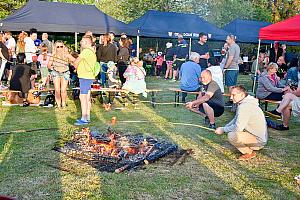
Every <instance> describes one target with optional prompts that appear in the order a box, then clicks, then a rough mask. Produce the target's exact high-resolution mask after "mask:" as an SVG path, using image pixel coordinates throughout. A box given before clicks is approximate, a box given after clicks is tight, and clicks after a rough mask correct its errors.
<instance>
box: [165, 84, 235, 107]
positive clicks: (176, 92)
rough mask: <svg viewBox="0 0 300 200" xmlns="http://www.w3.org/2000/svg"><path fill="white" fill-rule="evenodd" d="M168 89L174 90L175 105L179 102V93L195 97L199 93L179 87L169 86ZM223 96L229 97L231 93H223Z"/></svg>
mask: <svg viewBox="0 0 300 200" xmlns="http://www.w3.org/2000/svg"><path fill="white" fill-rule="evenodd" d="M169 90H170V91H173V92H175V100H174V106H175V107H177V106H179V104H180V103H179V97H180V93H182V92H185V93H187V94H194V95H196V99H197V96H198V95H199V92H188V91H184V90H181V89H180V88H169ZM223 96H226V97H230V96H231V95H230V94H228V93H223Z"/></svg>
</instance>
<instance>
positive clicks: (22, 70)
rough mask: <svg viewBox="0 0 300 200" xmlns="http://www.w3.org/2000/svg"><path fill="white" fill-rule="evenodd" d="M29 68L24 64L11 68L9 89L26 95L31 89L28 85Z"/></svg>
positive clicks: (29, 84)
mask: <svg viewBox="0 0 300 200" xmlns="http://www.w3.org/2000/svg"><path fill="white" fill-rule="evenodd" d="M30 77H31V67H30V66H28V65H25V64H18V65H15V66H13V68H12V77H11V80H10V89H11V90H19V91H21V92H22V93H28V91H29V90H30V88H31V83H30Z"/></svg>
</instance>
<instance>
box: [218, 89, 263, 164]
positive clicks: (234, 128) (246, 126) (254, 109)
mask: <svg viewBox="0 0 300 200" xmlns="http://www.w3.org/2000/svg"><path fill="white" fill-rule="evenodd" d="M231 99H232V100H233V102H234V103H236V104H237V105H238V107H237V112H236V114H235V117H234V118H233V120H231V121H230V122H229V123H228V124H226V125H225V127H218V128H217V129H216V131H215V133H216V134H222V133H224V132H226V133H228V140H229V142H230V143H231V144H232V145H233V146H235V147H236V148H237V149H238V150H239V151H240V152H241V153H242V154H243V155H241V156H240V157H239V160H249V159H251V158H254V157H255V156H256V153H255V152H254V150H259V149H261V148H263V147H264V145H265V144H266V143H267V139H268V133H267V125H266V119H265V116H264V113H263V111H262V110H261V108H260V107H259V104H258V99H256V98H254V97H252V96H250V95H248V93H247V90H246V89H245V88H244V87H243V86H235V87H234V88H233V90H232V91H231Z"/></svg>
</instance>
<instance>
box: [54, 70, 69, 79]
mask: <svg viewBox="0 0 300 200" xmlns="http://www.w3.org/2000/svg"><path fill="white" fill-rule="evenodd" d="M51 75H52V78H53V80H54V79H56V78H64V79H65V80H66V81H68V80H70V71H66V72H61V73H60V72H58V71H55V70H52V72H51Z"/></svg>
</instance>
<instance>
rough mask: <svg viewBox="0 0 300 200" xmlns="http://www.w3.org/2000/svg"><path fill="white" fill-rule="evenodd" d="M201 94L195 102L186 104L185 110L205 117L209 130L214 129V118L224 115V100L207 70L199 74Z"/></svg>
mask: <svg viewBox="0 0 300 200" xmlns="http://www.w3.org/2000/svg"><path fill="white" fill-rule="evenodd" d="M200 78H201V82H202V84H203V92H200V93H199V96H198V98H197V100H195V101H192V102H188V103H187V104H186V108H187V109H189V110H191V111H193V112H196V113H199V114H201V115H204V116H205V120H206V121H209V126H208V127H209V128H212V129H216V124H215V117H220V116H221V115H222V114H223V113H224V99H223V94H222V92H221V89H220V87H219V85H218V84H217V83H216V82H215V81H213V80H212V75H211V72H210V71H209V70H204V71H203V72H202V73H201V77H200Z"/></svg>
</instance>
